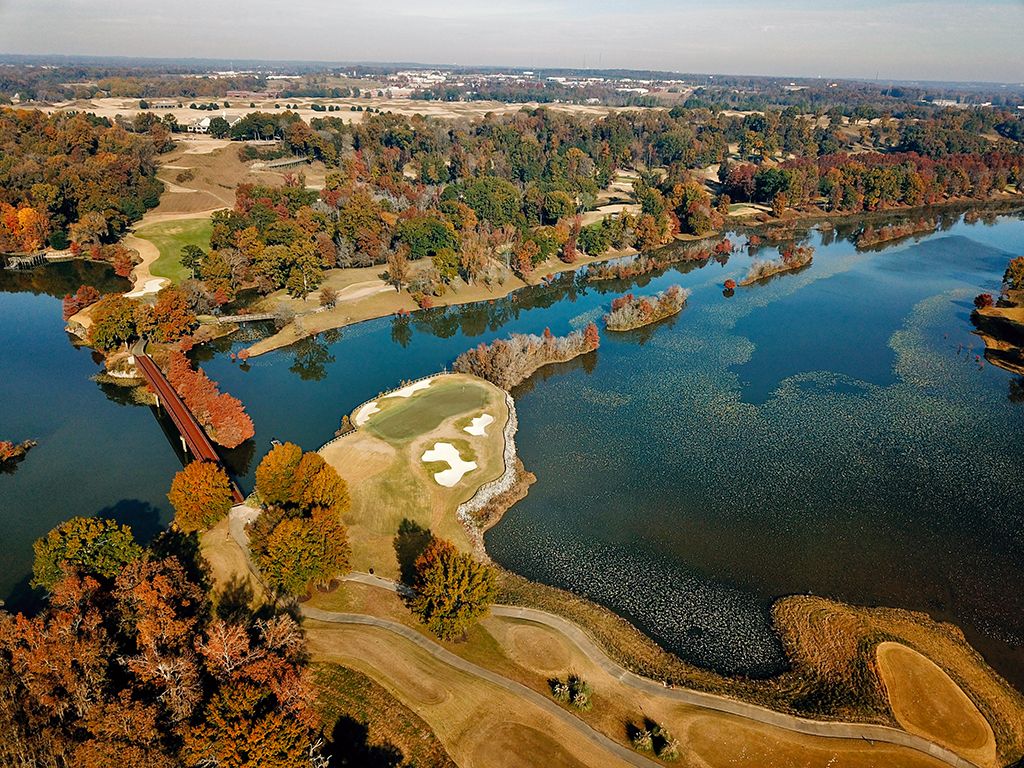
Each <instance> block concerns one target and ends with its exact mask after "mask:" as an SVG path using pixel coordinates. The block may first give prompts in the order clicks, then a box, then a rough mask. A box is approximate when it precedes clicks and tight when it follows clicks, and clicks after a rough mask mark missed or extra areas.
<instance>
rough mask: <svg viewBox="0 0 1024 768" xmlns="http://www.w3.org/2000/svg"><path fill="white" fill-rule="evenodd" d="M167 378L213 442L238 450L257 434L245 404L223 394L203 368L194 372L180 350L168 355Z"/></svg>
mask: <svg viewBox="0 0 1024 768" xmlns="http://www.w3.org/2000/svg"><path fill="white" fill-rule="evenodd" d="M167 379H168V381H170V383H171V386H173V387H174V389H175V390H176V391H177V392H178V394H179V395H180V396H181V399H182V400H184V401H185V405H187V406H188V408H189V410H190V411H192V414H193V415H194V416H195V417H196V420H198V421H199V423H200V424H202V425H203V426H204V427H205V428H206V430H207V432H208V433H209V434H210V439H211V440H213V441H214V442H216V443H218V444H220V445H223V446H224V447H225V448H237V447H238V446H239V445H241V444H242V443H244V442H245V441H246V440H248V439H249V438H250V437H252V436H253V435H254V434H256V430H255V428H254V427H253V423H252V419H251V418H249V416H248V414H246V412H245V406H243V405H242V402H241V401H240V400H239V399H238V398H236V397H232V396H231V395H228V394H226V393H221V392H220V391H219V390H218V389H217V384H216V383H215V382H213V381H211V380H210V378H209V377H208V376H207V375H206V374H205V373H204V372H203V371H202V369H200V370H194V369H193V368H192V364H191V363H189V361H188V358H187V357H185V355H184V354H182V353H181V352H179V351H178V350H172V351H171V352H170V354H169V356H168V366H167Z"/></svg>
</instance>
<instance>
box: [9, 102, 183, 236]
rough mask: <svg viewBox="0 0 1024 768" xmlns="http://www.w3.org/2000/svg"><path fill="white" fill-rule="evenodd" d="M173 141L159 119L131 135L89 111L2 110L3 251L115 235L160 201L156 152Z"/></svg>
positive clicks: (168, 146) (160, 190)
mask: <svg viewBox="0 0 1024 768" xmlns="http://www.w3.org/2000/svg"><path fill="white" fill-rule="evenodd" d="M170 147H171V142H170V132H169V131H168V130H167V129H166V127H164V126H163V125H162V124H160V123H159V122H154V123H153V125H152V127H151V130H150V131H149V132H148V133H145V134H134V133H130V132H128V131H126V130H125V129H124V128H122V127H120V126H117V125H114V124H112V123H111V122H110V121H109V120H106V119H105V118H98V117H96V116H94V115H86V114H81V113H56V114H52V115H46V114H44V113H42V112H39V111H35V110H21V109H8V108H0V253H2V252H19V251H34V250H37V249H39V248H40V247H42V246H44V245H49V246H51V247H53V248H57V249H62V248H66V247H67V246H68V244H69V242H72V241H73V242H75V243H76V244H78V245H79V246H81V247H94V246H95V247H99V246H101V245H102V244H105V243H111V242H112V241H114V240H116V239H117V238H118V237H119V236H120V235H121V234H122V233H124V231H125V230H126V229H127V227H128V225H129V224H131V222H133V221H136V220H138V219H140V218H141V217H142V215H143V214H144V213H145V212H146V210H147V209H148V208H152V207H154V206H156V205H157V203H158V202H159V200H160V193H161V192H162V191H163V185H162V184H161V182H160V181H159V180H158V179H157V178H156V162H155V158H156V155H157V154H158V153H159V152H161V151H164V150H166V149H169V148H170Z"/></svg>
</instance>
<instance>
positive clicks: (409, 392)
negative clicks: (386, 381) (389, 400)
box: [384, 379, 433, 397]
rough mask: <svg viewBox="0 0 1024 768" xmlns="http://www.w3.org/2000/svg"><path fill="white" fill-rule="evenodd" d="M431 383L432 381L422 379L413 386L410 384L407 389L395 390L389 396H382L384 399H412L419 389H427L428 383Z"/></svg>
mask: <svg viewBox="0 0 1024 768" xmlns="http://www.w3.org/2000/svg"><path fill="white" fill-rule="evenodd" d="M432 381H433V379H422V380H420V381H417V382H416V383H415V384H410V385H409V386H407V387H402V388H401V389H397V390H395V391H394V392H392V393H391V394H389V395H384V397H412V396H413V395H415V394H416V393H417V392H419V391H420V390H421V389H426V388H427V387H429V386H430V382H432Z"/></svg>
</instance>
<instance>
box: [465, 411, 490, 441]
mask: <svg viewBox="0 0 1024 768" xmlns="http://www.w3.org/2000/svg"><path fill="white" fill-rule="evenodd" d="M493 422H494V417H493V416H491V414H489V413H485V414H484V415H483V416H477V417H476V418H475V419H473V423H472V424H470V425H469V426H468V427H463V428H462V430H463V431H464V432H468V433H469V434H471V435H476V436H477V437H485V436H486V435H487V425H488V424H492V423H493Z"/></svg>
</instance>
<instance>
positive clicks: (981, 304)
mask: <svg viewBox="0 0 1024 768" xmlns="http://www.w3.org/2000/svg"><path fill="white" fill-rule="evenodd" d="M993 304H995V299H993V298H992V294H991V293H979V294H978V295H977V296H975V297H974V306H975V307H977V308H978V309H985V308H986V307H991V306H992V305H993Z"/></svg>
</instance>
